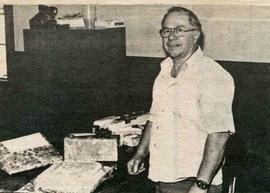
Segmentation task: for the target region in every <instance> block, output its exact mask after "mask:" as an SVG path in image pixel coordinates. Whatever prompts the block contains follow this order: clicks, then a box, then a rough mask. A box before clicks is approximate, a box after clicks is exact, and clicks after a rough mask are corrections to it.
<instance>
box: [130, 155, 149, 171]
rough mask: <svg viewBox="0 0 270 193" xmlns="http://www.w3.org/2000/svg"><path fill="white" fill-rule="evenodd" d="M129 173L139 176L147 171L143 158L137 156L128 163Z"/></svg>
mask: <svg viewBox="0 0 270 193" xmlns="http://www.w3.org/2000/svg"><path fill="white" fill-rule="evenodd" d="M127 169H128V173H129V174H131V175H138V174H140V173H141V172H143V171H144V170H145V167H144V162H143V157H139V156H135V157H133V158H132V159H131V160H130V161H129V162H128V163H127Z"/></svg>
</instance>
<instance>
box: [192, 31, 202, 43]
mask: <svg viewBox="0 0 270 193" xmlns="http://www.w3.org/2000/svg"><path fill="white" fill-rule="evenodd" d="M200 35H201V32H200V31H198V30H196V31H193V36H194V42H193V43H194V44H197V42H198V40H199V38H200Z"/></svg>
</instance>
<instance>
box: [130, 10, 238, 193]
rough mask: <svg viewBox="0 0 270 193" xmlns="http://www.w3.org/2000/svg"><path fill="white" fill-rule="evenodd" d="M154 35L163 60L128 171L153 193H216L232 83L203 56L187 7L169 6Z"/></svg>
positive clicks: (231, 127)
mask: <svg viewBox="0 0 270 193" xmlns="http://www.w3.org/2000/svg"><path fill="white" fill-rule="evenodd" d="M160 35H161V37H162V41H163V47H164V50H165V51H166V53H167V54H168V57H167V58H166V59H165V60H163V61H162V62H161V71H160V73H159V75H158V76H157V78H156V80H155V83H154V87H153V101H152V106H151V109H150V119H149V121H148V122H147V124H146V128H145V130H144V133H143V135H142V139H141V141H140V144H139V146H138V149H137V152H136V154H135V155H134V157H133V158H132V159H131V160H130V161H129V162H128V164H127V167H128V172H129V173H130V174H133V175H136V174H139V173H140V172H142V171H143V170H144V166H143V159H144V158H145V156H146V155H147V154H148V153H150V160H149V164H150V167H149V175H148V177H149V179H150V180H152V181H154V182H156V192H159V193H174V192H177V193H187V192H188V193H195V192H196V193H207V192H208V193H209V192H211V193H220V192H221V184H222V173H221V169H220V168H221V166H222V164H223V158H224V150H225V145H226V142H227V140H228V138H229V136H230V134H231V133H234V123H233V116H232V101H233V96H234V83H233V79H232V77H231V76H230V74H229V73H228V72H226V71H225V70H224V69H223V68H222V67H221V66H220V65H219V64H217V63H216V62H215V61H214V60H212V59H210V58H208V57H206V56H204V55H203V53H202V50H201V48H200V46H198V41H199V38H200V36H201V35H202V31H201V24H200V22H199V20H198V18H197V17H196V15H195V14H194V13H193V12H191V11H190V10H188V9H185V8H182V7H173V8H171V9H169V10H168V12H167V13H166V15H165V16H164V18H163V20H162V29H161V30H160Z"/></svg>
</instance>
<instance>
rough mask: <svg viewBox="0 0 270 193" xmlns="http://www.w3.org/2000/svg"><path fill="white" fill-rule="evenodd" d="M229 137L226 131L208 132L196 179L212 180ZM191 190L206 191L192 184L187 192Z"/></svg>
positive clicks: (191, 191) (190, 192)
mask: <svg viewBox="0 0 270 193" xmlns="http://www.w3.org/2000/svg"><path fill="white" fill-rule="evenodd" d="M229 137H230V134H229V133H227V132H218V133H211V134H208V136H207V139H206V143H205V147H204V154H203V159H202V162H201V165H200V168H199V171H198V174H197V179H198V180H202V181H205V182H207V183H208V184H209V183H210V182H211V181H212V179H213V177H214V176H215V174H216V172H217V170H218V169H219V167H220V166H221V163H222V161H223V158H224V151H225V146H226V142H227V140H228V139H229ZM193 192H198V193H199V192H207V190H201V189H199V188H198V187H197V185H196V184H194V185H193V186H192V187H191V189H190V191H189V193H193Z"/></svg>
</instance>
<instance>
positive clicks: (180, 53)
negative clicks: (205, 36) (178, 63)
mask: <svg viewBox="0 0 270 193" xmlns="http://www.w3.org/2000/svg"><path fill="white" fill-rule="evenodd" d="M162 27H163V28H177V27H181V28H182V29H184V30H189V29H194V28H195V27H193V26H191V25H190V23H189V17H188V16H187V15H186V14H185V13H183V12H172V13H170V14H169V15H167V17H166V18H165V21H164V24H163V26H162ZM198 37H199V32H198V31H197V30H196V31H188V32H185V33H184V35H183V36H181V37H177V36H176V34H175V33H174V32H171V33H170V35H169V36H168V37H166V38H162V39H163V47H164V49H165V51H166V52H167V53H168V54H169V55H170V56H171V57H172V58H175V57H180V58H184V57H185V56H187V55H188V54H189V53H191V52H192V50H193V47H194V44H195V43H196V41H197V39H198Z"/></svg>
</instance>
